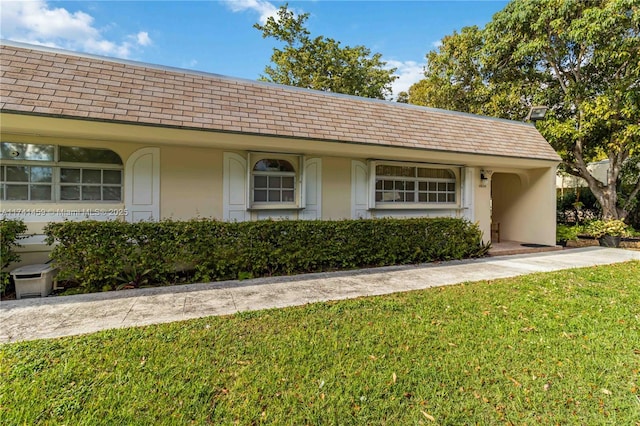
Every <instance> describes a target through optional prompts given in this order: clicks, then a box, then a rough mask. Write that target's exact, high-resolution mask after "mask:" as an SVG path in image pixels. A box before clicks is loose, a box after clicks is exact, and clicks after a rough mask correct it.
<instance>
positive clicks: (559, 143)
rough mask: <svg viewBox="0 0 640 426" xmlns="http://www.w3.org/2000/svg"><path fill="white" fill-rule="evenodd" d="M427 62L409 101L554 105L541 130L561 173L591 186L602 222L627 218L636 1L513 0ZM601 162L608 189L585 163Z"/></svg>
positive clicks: (635, 129) (634, 120) (484, 107)
mask: <svg viewBox="0 0 640 426" xmlns="http://www.w3.org/2000/svg"><path fill="white" fill-rule="evenodd" d="M427 60H428V66H427V70H426V72H425V77H426V78H425V79H424V80H422V81H420V82H418V83H416V84H415V85H414V86H413V87H411V89H410V90H409V102H410V103H418V104H422V105H428V106H433V107H439V108H453V109H456V110H459V111H466V112H473V113H480V114H487V115H493V116H498V117H503V118H511V119H516V120H521V119H522V118H523V117H524V115H525V114H526V111H527V110H528V108H529V107H530V106H531V105H535V104H544V105H548V106H549V107H550V110H549V112H548V114H547V118H546V119H545V120H542V121H539V122H537V123H536V126H537V127H538V129H539V130H540V132H541V133H542V134H543V135H544V136H545V137H546V138H547V140H548V141H549V142H550V143H551V144H552V146H553V147H554V148H555V149H556V150H557V151H558V153H559V154H560V155H561V157H562V159H563V163H562V167H563V169H564V170H565V171H566V172H567V173H569V174H572V175H574V176H579V177H581V178H583V179H584V180H585V181H586V182H587V184H588V186H589V188H590V189H591V191H592V192H593V194H594V196H595V197H596V199H597V200H598V202H599V203H600V205H601V207H602V213H603V217H604V218H605V219H625V218H626V217H627V215H628V213H629V211H630V209H631V208H632V207H633V205H634V203H636V202H637V197H638V194H639V193H640V170H639V169H637V168H635V169H633V167H636V166H635V164H631V163H634V161H630V157H632V156H633V155H635V154H637V153H638V152H639V151H640V124H639V123H640V5H639V4H638V2H637V0H591V1H579V0H536V1H533V0H514V1H512V2H511V3H509V4H508V5H507V6H506V7H505V9H504V10H502V11H500V12H498V13H497V14H495V15H494V17H493V20H492V21H491V22H490V23H489V24H487V26H486V27H485V28H483V29H478V28H476V27H467V28H464V29H463V30H462V31H461V33H459V34H457V33H454V34H453V35H452V36H448V37H445V38H444V39H443V43H442V46H441V47H440V48H439V49H438V50H437V51H434V52H430V53H429V54H428V55H427ZM604 158H608V159H609V162H610V163H609V176H608V180H607V182H604V183H603V182H600V181H598V180H597V179H596V178H595V177H594V176H592V175H591V173H590V172H589V170H588V169H587V164H588V163H589V162H590V161H594V160H600V159H604ZM623 167H626V169H627V173H626V176H627V178H626V179H625V183H624V185H623V182H622V179H621V178H622V175H623V174H622V171H623ZM630 168H631V169H630ZM629 170H631V171H629ZM628 176H630V178H629V177H628Z"/></svg>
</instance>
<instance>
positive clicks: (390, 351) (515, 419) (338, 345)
mask: <svg viewBox="0 0 640 426" xmlns="http://www.w3.org/2000/svg"><path fill="white" fill-rule="evenodd" d="M425 273H428V272H426V270H425ZM639 276H640V262H628V263H622V264H619V265H611V266H598V267H591V268H583V269H571V270H567V271H560V272H554V273H545V274H532V275H528V276H522V277H517V278H508V279H499V280H492V281H491V282H486V281H482V282H476V283H466V284H464V285H456V286H450V287H441V288H432V289H427V290H421V291H412V292H405V293H398V294H393V295H386V296H380V297H366V298H358V299H353V300H343V301H336V302H327V303H314V304H308V305H305V306H298V307H291V308H285V309H272V310H264V311H258V312H248V313H242V314H237V315H229V316H222V317H207V318H201V319H197V320H190V321H181V322H176V323H172V324H159V325H153V326H148V327H132V328H126V329H116V330H109V331H103V332H99V333H94V334H90V335H84V336H75V337H65V338H58V339H44V340H36V341H31V342H21V343H13V344H4V345H0V360H1V362H0V401H1V402H2V409H0V424H5V425H35V424H44V425H49V424H51V425H54V424H60V425H62V424H67V425H97V424H99V425H120V424H122V425H187V424H194V425H232V424H240V425H345V426H350V425H375V426H377V425H380V426H382V425H420V424H423V425H488V426H493V425H496V426H497V425H612V426H613V425H636V424H637V422H638V395H639V394H640V376H639V375H638V369H639V368H640V355H639V354H638V350H639V349H640V324H639V322H638V321H637V318H638V316H639V315H640V286H638V277H639ZM425 416H431V417H432V418H433V419H434V420H433V421H431V420H427V419H428V417H425Z"/></svg>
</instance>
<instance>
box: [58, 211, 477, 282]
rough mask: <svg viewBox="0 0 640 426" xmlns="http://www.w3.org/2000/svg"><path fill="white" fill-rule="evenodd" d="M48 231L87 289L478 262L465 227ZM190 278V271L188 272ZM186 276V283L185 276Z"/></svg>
mask: <svg viewBox="0 0 640 426" xmlns="http://www.w3.org/2000/svg"><path fill="white" fill-rule="evenodd" d="M45 232H46V234H47V242H48V243H49V244H52V243H54V242H55V243H57V244H56V245H55V247H54V249H53V251H52V253H51V257H52V259H53V262H54V264H55V265H56V266H57V267H58V268H60V274H61V276H67V277H68V278H70V279H73V280H75V281H77V282H78V283H80V285H82V286H85V287H86V288H87V289H88V290H89V291H96V290H100V289H104V290H107V289H114V288H118V287H119V286H122V285H130V286H139V285H145V284H154V285H156V284H165V283H172V282H176V281H178V280H179V279H182V280H183V281H185V280H186V281H188V282H199V281H215V280H225V279H236V278H248V277H259V276H269V275H285V274H297V273H307V272H320V271H327V270H336V269H352V268H361V267H372V266H385V265H397V264H412V263H423V262H433V261H439V260H451V259H463V258H469V257H479V256H483V255H485V254H486V252H487V250H488V246H487V245H485V244H483V243H482V234H481V232H480V230H479V228H478V227H477V225H475V224H472V223H470V222H468V221H465V220H462V219H450V218H433V219H427V218H421V219H369V220H342V221H284V220H283V221H271V220H266V221H257V222H233V223H229V222H220V221H216V220H209V219H204V220H203V219H198V220H190V221H170V220H166V221H161V222H140V223H127V222H116V221H111V222H97V221H82V222H60V223H52V224H49V225H48V226H47V227H46V229H45ZM185 271H186V272H185ZM185 277H186V278H185Z"/></svg>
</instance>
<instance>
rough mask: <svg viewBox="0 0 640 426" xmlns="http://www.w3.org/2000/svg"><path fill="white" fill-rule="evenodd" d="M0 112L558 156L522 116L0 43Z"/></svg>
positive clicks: (427, 147)
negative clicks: (481, 113) (512, 117)
mask: <svg viewBox="0 0 640 426" xmlns="http://www.w3.org/2000/svg"><path fill="white" fill-rule="evenodd" d="M0 49H1V50H0V56H1V67H2V71H1V79H0V85H1V99H0V110H2V111H3V112H17V113H31V114H43V115H54V116H63V117H70V118H81V119H93V120H96V119H97V120H113V121H118V122H126V123H137V124H147V125H161V126H171V127H174V126H175V127H185V128H196V129H203V130H213V131H228V132H242V133H249V134H259V135H273V136H283V137H295V138H308V139H316V140H329V141H340V142H347V143H367V144H379V145H387V146H399V147H408V148H416V149H429V150H437V151H454V152H462V153H474V154H488V155H499V156H507V157H519V158H533V159H544V160H553V161H558V160H559V157H558V155H557V154H556V152H555V151H554V150H553V149H552V148H551V146H550V145H549V144H548V143H547V141H546V140H545V139H544V138H543V137H542V135H540V133H539V132H538V131H537V130H536V129H535V127H533V126H532V125H530V124H525V123H520V122H516V121H509V120H499V119H493V118H488V117H482V116H477V115H471V114H462V113H455V112H451V111H444V110H438V109H432V108H423V107H417V106H411V105H404V104H398V103H394V102H387V101H379V100H371V99H365V98H358V97H354V96H345V95H337V94H328V93H325V92H319V91H314V90H307V89H300V88H293V87H287V86H281V85H275V84H270V83H261V82H254V81H248V80H239V79H232V78H228V77H223V76H218V75H213V74H206V73H200V72H191V71H186V70H179V69H169V68H165V67H159V66H152V65H147V64H142V63H135V62H131V61H123V60H115V59H110V58H102V57H96V56H90V55H84V54H82V55H80V54H76V53H72V52H64V51H58V50H53V49H48V48H41V47H35V46H29V45H24V44H18V43H13V42H2V45H1V47H0Z"/></svg>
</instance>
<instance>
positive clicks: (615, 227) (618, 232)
mask: <svg viewBox="0 0 640 426" xmlns="http://www.w3.org/2000/svg"><path fill="white" fill-rule="evenodd" d="M587 233H588V234H589V235H591V236H592V237H595V238H600V237H603V236H605V235H612V236H614V237H624V236H626V235H627V225H626V224H625V223H624V222H623V221H621V220H594V221H591V222H589V224H588V225H587Z"/></svg>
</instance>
